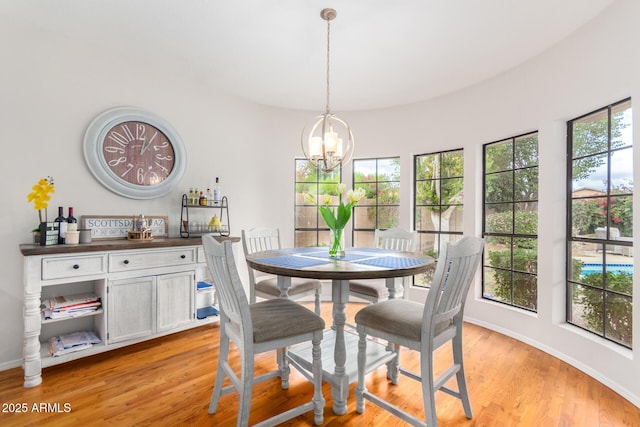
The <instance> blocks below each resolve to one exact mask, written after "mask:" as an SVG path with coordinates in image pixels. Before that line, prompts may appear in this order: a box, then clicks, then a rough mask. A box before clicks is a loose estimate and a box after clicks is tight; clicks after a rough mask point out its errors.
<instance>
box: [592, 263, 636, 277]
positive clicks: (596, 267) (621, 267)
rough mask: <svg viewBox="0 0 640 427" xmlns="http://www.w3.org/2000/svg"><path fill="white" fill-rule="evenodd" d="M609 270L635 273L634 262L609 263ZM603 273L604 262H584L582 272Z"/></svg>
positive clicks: (611, 271)
mask: <svg viewBox="0 0 640 427" xmlns="http://www.w3.org/2000/svg"><path fill="white" fill-rule="evenodd" d="M607 271H608V272H610V273H629V274H633V264H607ZM593 273H600V274H602V264H583V266H582V274H583V275H587V274H593Z"/></svg>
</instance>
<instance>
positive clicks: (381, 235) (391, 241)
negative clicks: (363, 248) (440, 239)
mask: <svg viewBox="0 0 640 427" xmlns="http://www.w3.org/2000/svg"><path fill="white" fill-rule="evenodd" d="M373 241H374V244H375V247H376V248H380V249H392V250H396V251H407V252H415V250H416V248H417V247H418V233H417V232H416V231H407V230H403V229H402V228H398V227H395V228H390V229H388V230H379V229H377V230H376V231H375V234H374V240H373ZM408 279H409V278H408V277H403V278H402V279H396V280H401V281H402V285H403V288H404V294H403V295H404V296H405V297H406V296H407V294H408V292H407V284H408V283H409V282H408ZM349 295H351V296H354V297H357V298H362V299H364V300H367V301H369V302H370V303H377V302H380V301H385V300H387V299H389V289H388V288H387V283H386V279H367V280H351V281H349Z"/></svg>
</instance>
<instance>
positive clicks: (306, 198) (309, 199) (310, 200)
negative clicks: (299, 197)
mask: <svg viewBox="0 0 640 427" xmlns="http://www.w3.org/2000/svg"><path fill="white" fill-rule="evenodd" d="M304 201H305V203H309V204H310V205H315V204H316V196H314V195H313V194H311V193H306V194H305V195H304Z"/></svg>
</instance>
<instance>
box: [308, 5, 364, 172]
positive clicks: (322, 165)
mask: <svg viewBox="0 0 640 427" xmlns="http://www.w3.org/2000/svg"><path fill="white" fill-rule="evenodd" d="M320 16H321V17H322V19H324V20H325V21H327V105H326V108H325V112H324V114H322V115H320V116H317V117H315V119H314V121H313V122H312V123H311V124H309V125H308V126H305V128H304V129H303V130H302V151H303V153H304V156H305V157H306V158H307V160H308V161H309V163H311V164H313V165H314V166H316V167H317V168H318V169H320V170H321V171H323V172H331V171H332V170H333V169H335V168H336V167H338V166H339V165H341V164H347V163H349V161H350V160H351V156H352V155H353V149H354V146H355V144H354V141H353V133H351V128H350V127H349V124H348V123H347V122H345V121H344V120H342V119H340V118H339V117H337V116H335V115H334V114H333V113H331V109H330V108H329V95H330V90H329V88H330V85H329V58H330V52H331V49H330V46H331V44H330V41H331V37H330V35H331V21H332V20H333V19H335V17H336V16H337V13H336V11H335V9H322V11H321V12H320Z"/></svg>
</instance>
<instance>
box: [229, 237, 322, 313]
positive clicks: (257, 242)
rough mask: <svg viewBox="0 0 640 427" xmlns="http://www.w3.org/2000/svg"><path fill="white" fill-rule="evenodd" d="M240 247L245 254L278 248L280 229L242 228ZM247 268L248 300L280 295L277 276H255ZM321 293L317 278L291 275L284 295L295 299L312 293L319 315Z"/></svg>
mask: <svg viewBox="0 0 640 427" xmlns="http://www.w3.org/2000/svg"><path fill="white" fill-rule="evenodd" d="M242 248H243V249H244V255H245V256H247V255H249V254H252V253H254V252H260V251H269V250H273V249H280V230H279V229H277V228H268V227H256V228H252V229H250V230H242ZM247 268H248V270H249V301H250V302H251V303H252V304H253V303H255V302H256V297H260V298H264V299H272V298H279V297H281V296H282V295H280V289H278V279H277V277H275V276H271V275H265V274H263V273H260V274H262V275H261V276H256V271H255V270H254V269H253V268H251V267H249V266H247ZM321 293H322V283H321V282H320V281H319V280H316V279H304V278H301V277H292V278H291V287H290V288H289V291H288V294H287V295H286V297H288V298H291V299H293V300H296V299H299V298H302V297H305V296H307V295H314V296H315V312H316V314H317V315H320V314H321V311H320V295H321Z"/></svg>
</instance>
